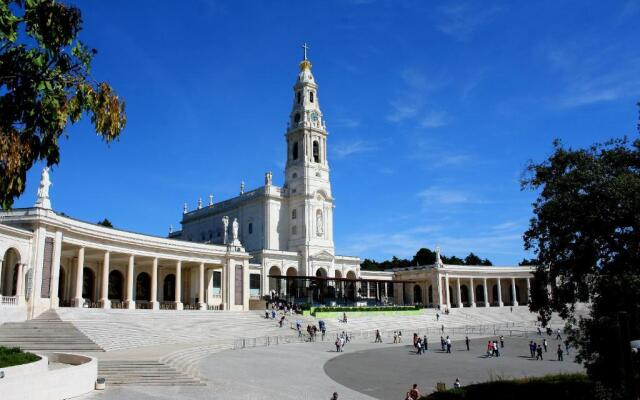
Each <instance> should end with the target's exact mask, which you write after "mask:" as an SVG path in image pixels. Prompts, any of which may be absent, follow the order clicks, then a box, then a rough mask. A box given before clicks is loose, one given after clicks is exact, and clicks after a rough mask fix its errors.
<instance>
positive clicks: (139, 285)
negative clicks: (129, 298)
mask: <svg viewBox="0 0 640 400" xmlns="http://www.w3.org/2000/svg"><path fill="white" fill-rule="evenodd" d="M136 300H142V301H151V277H150V276H149V274H147V273H146V272H141V273H139V274H138V277H137V278H136Z"/></svg>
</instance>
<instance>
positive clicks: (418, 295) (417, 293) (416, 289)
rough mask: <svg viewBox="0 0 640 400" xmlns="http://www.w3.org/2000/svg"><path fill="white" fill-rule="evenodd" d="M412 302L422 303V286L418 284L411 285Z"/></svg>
mask: <svg viewBox="0 0 640 400" xmlns="http://www.w3.org/2000/svg"><path fill="white" fill-rule="evenodd" d="M413 303H414V304H422V288H421V287H420V285H414V286H413Z"/></svg>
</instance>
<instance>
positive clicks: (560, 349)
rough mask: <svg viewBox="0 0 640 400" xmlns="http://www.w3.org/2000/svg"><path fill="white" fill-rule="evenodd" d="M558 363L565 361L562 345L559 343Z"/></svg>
mask: <svg viewBox="0 0 640 400" xmlns="http://www.w3.org/2000/svg"><path fill="white" fill-rule="evenodd" d="M557 352H558V361H564V359H563V358H562V353H563V351H562V345H561V344H560V343H558V351H557Z"/></svg>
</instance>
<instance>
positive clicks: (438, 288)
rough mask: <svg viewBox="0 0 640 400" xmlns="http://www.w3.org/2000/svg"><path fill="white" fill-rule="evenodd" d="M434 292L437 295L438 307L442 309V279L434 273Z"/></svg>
mask: <svg viewBox="0 0 640 400" xmlns="http://www.w3.org/2000/svg"><path fill="white" fill-rule="evenodd" d="M434 282H435V291H436V293H437V294H438V297H437V299H438V306H439V307H442V278H441V277H440V274H439V273H437V272H436V279H435V281H434Z"/></svg>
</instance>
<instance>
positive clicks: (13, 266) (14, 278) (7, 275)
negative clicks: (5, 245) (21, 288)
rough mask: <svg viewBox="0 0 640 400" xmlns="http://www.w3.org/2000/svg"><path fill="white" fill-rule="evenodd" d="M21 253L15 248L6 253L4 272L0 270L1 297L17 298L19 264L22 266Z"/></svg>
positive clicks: (3, 258) (4, 256) (3, 265)
mask: <svg viewBox="0 0 640 400" xmlns="http://www.w3.org/2000/svg"><path fill="white" fill-rule="evenodd" d="M20 262H21V261H20V253H19V252H18V250H16V249H14V248H10V249H8V250H7V251H5V253H4V255H3V257H2V266H1V267H0V268H2V270H0V274H2V275H0V277H1V278H2V280H0V295H2V296H15V295H16V290H17V287H16V285H17V283H18V269H19V267H18V264H20Z"/></svg>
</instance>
